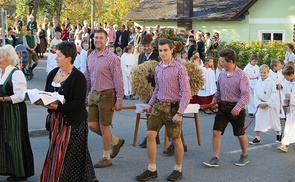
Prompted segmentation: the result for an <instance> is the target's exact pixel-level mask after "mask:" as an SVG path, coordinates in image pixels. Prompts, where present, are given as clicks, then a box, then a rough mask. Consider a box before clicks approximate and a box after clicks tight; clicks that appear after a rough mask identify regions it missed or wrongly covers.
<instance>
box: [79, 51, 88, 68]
mask: <svg viewBox="0 0 295 182" xmlns="http://www.w3.org/2000/svg"><path fill="white" fill-rule="evenodd" d="M87 54H88V51H86V50H84V49H82V51H81V53H80V56H81V67H80V71H81V72H82V73H84V72H85V71H86V61H87Z"/></svg>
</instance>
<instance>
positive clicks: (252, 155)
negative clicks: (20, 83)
mask: <svg viewBox="0 0 295 182" xmlns="http://www.w3.org/2000/svg"><path fill="white" fill-rule="evenodd" d="M45 67H46V66H45V61H44V60H41V63H40V65H39V66H38V67H37V68H36V71H35V77H34V78H33V79H32V80H31V81H28V88H39V89H43V87H44V84H45V83H44V82H45V78H46V72H45ZM135 103H138V100H133V101H129V100H128V101H126V100H124V103H123V104H124V105H134V104H135ZM28 116H29V130H30V131H31V133H32V134H33V135H32V137H31V143H32V148H33V152H34V159H35V173H36V175H35V176H33V177H31V178H29V179H28V181H29V182H36V181H38V177H39V174H40V171H41V168H42V163H43V160H44V157H45V155H46V152H47V148H48V137H47V136H46V135H44V133H42V132H41V134H43V135H36V134H40V133H38V132H37V131H42V130H43V129H44V120H45V116H46V109H45V108H43V107H41V106H35V105H30V104H28ZM199 118H200V127H201V137H202V146H197V140H196V133H195V126H194V122H193V120H192V119H185V120H184V125H183V128H184V136H185V140H186V143H187V145H188V152H186V153H185V156H184V163H183V173H184V178H183V179H182V180H181V181H192V182H195V181H199V182H229V181H239V182H278V181H279V182H295V173H294V168H295V145H294V144H292V145H291V146H290V147H289V153H281V152H279V151H278V150H277V149H276V145H277V144H276V143H275V138H276V133H275V132H274V131H269V132H267V133H262V136H261V140H262V142H263V143H262V144H261V145H256V146H249V160H250V163H249V165H247V166H245V167H236V166H234V163H235V162H236V161H237V160H238V159H239V156H240V153H241V152H240V147H239V143H238V140H237V139H236V138H235V137H233V135H232V128H231V126H229V127H228V128H227V130H226V132H225V134H224V136H223V138H222V146H221V156H220V166H219V167H218V168H207V167H205V166H204V165H203V164H202V163H203V161H207V160H209V159H210V158H211V157H212V147H211V138H212V125H213V120H214V115H213V114H211V115H205V114H203V113H200V114H199ZM249 120H250V118H247V121H249ZM113 123H114V128H113V129H112V132H113V133H114V134H115V135H116V136H118V137H120V138H124V139H125V140H126V142H125V145H124V146H123V148H122V150H121V152H120V153H119V154H118V156H117V157H116V158H115V159H114V160H113V165H112V166H111V167H108V168H103V169H95V171H96V175H97V177H98V179H99V180H100V181H103V182H117V181H118V182H129V181H135V176H136V175H139V174H140V173H141V172H143V170H145V169H146V168H147V163H148V160H147V153H146V150H145V149H141V148H139V147H135V148H134V147H133V146H132V141H133V133H134V126H135V113H134V111H132V110H129V111H127V110H125V111H120V112H116V113H115V115H114V122H113ZM253 128H254V125H253V124H252V125H251V126H250V127H249V129H248V130H247V132H246V133H247V136H248V138H249V140H252V139H253V136H254V135H255V133H254V131H253ZM145 130H146V123H145V121H141V123H140V129H139V136H138V142H137V143H138V144H139V143H140V142H141V141H142V139H143V138H144V135H145ZM163 135H164V134H163V129H162V130H161V132H160V137H161V144H160V145H158V151H157V152H158V158H157V161H158V163H157V168H158V175H159V177H158V178H157V179H155V180H152V181H159V182H160V181H166V177H167V176H168V175H169V174H170V173H171V172H172V170H173V166H174V158H173V157H172V156H165V155H164V154H162V151H163ZM89 150H90V153H91V156H92V161H93V162H97V161H98V160H100V159H101V157H102V142H101V138H100V137H99V136H97V135H95V134H93V133H92V132H89ZM5 179H6V177H5V176H0V182H2V181H5Z"/></svg>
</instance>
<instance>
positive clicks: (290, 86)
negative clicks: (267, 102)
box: [282, 81, 295, 145]
mask: <svg viewBox="0 0 295 182" xmlns="http://www.w3.org/2000/svg"><path fill="white" fill-rule="evenodd" d="M283 91H284V96H285V95H286V94H287V93H290V94H291V98H290V111H289V112H287V113H286V123H285V129H284V134H283V139H282V144H283V145H289V144H290V143H294V142H295V82H290V81H287V82H286V83H285V85H284V87H283Z"/></svg>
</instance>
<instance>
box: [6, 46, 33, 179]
mask: <svg viewBox="0 0 295 182" xmlns="http://www.w3.org/2000/svg"><path fill="white" fill-rule="evenodd" d="M17 60H18V56H17V55H16V53H15V50H14V48H13V47H12V46H11V45H5V46H3V47H0V159H1V160H0V174H2V175H10V177H8V178H7V180H8V181H20V180H26V179H27V178H28V177H30V176H33V175H34V161H33V153H32V148H31V144H30V140H29V135H28V120H27V108H26V104H25V102H24V91H25V90H26V88H27V82H26V79H25V77H24V75H23V72H22V71H20V70H17V69H16V68H15V65H16V63H17Z"/></svg>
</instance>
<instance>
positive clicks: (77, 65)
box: [74, 46, 82, 71]
mask: <svg viewBox="0 0 295 182" xmlns="http://www.w3.org/2000/svg"><path fill="white" fill-rule="evenodd" d="M81 51H82V47H81V46H79V47H77V56H76V59H75V61H74V66H75V67H76V68H77V69H78V70H80V71H81Z"/></svg>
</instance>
